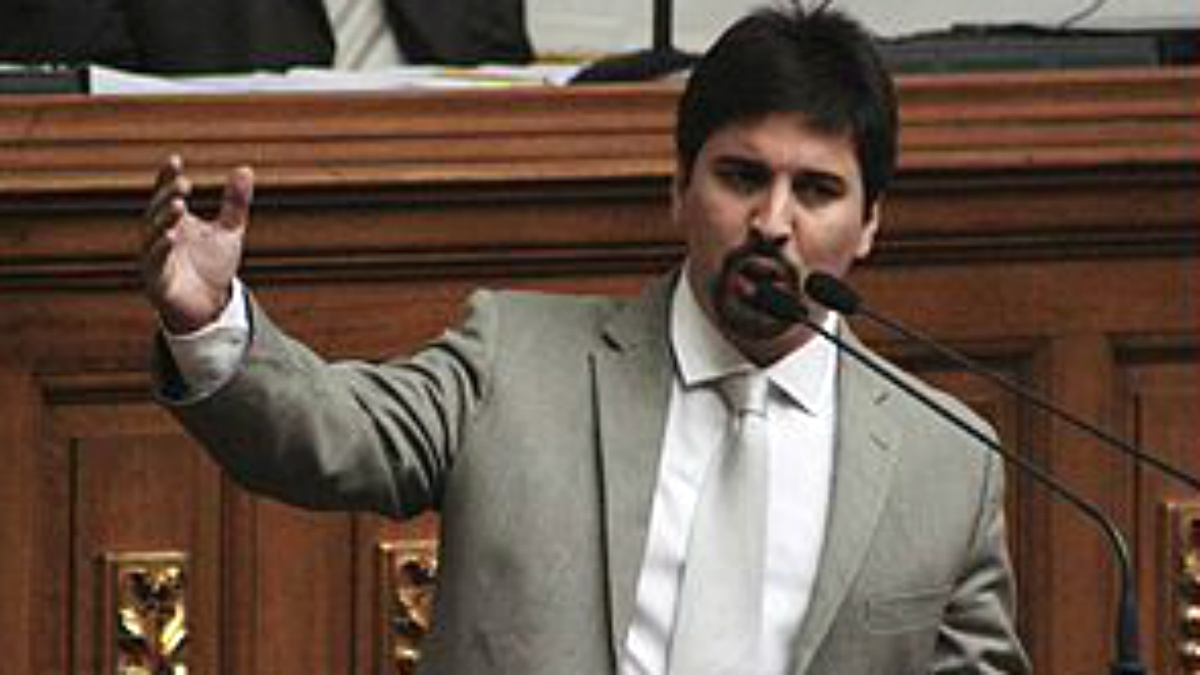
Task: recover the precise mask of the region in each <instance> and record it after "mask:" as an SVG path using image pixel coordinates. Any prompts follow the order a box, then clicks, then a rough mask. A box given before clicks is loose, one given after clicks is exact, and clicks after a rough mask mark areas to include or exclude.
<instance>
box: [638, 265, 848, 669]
mask: <svg viewBox="0 0 1200 675" xmlns="http://www.w3.org/2000/svg"><path fill="white" fill-rule="evenodd" d="M686 278H687V277H686V275H681V276H680V281H679V283H678V284H677V285H676V289H675V293H674V297H673V300H672V305H671V348H672V350H673V352H674V356H675V363H676V367H677V372H676V378H675V382H674V385H673V389H672V393H671V402H670V409H669V411H668V416H667V429H666V436H665V439H664V441H663V442H664V446H663V452H662V460H661V462H662V464H661V466H660V467H659V479H658V483H657V486H656V488H655V492H654V498H653V506H652V512H651V517H650V531H649V536H648V537H647V543H646V552H645V558H644V559H643V561H642V570H641V575H640V577H639V579H638V585H637V600H636V605H635V608H634V615H633V621H632V623H631V624H630V627H629V633H628V635H627V636H626V639H625V649H624V651H623V653H622V655H621V662H620V671H619V672H620V674H621V675H665V674H666V673H667V666H668V664H667V655H668V654H669V653H670V640H671V635H672V634H673V631H674V626H675V619H676V609H677V605H678V602H679V595H680V590H681V587H682V579H683V569H684V564H685V556H686V552H687V542H688V533H689V532H690V531H691V523H692V516H693V513H694V511H695V508H696V502H697V499H698V498H699V494H700V486H701V481H702V478H703V475H704V470H705V467H706V466H707V464H708V462H709V461H710V460H711V458H712V457H713V455H714V454H715V453H716V452H717V451H719V450H720V445H721V442H722V439H723V438H724V434H725V431H724V430H725V429H726V428H727V425H728V417H729V414H730V413H729V411H728V410H727V408H726V407H725V405H724V403H723V402H722V401H721V399H720V396H719V395H718V394H717V392H716V390H715V388H714V387H713V386H711V385H712V384H713V383H714V382H715V381H716V380H718V379H720V378H721V377H722V376H724V375H725V374H727V373H730V372H732V371H734V370H738V369H744V368H746V367H747V365H748V364H747V362H746V359H745V358H744V357H742V356H741V354H740V353H738V351H737V350H736V349H735V348H734V347H733V346H732V345H731V344H730V343H729V342H728V341H727V340H726V339H725V338H724V336H722V335H721V334H720V332H719V331H718V330H717V329H716V328H715V327H714V326H713V325H712V323H711V322H710V321H709V319H708V317H707V315H705V314H704V312H703V310H702V309H701V308H700V305H699V303H698V302H697V301H696V298H695V295H694V294H693V292H692V289H691V286H690V284H688V283H687V281H686ZM834 325H836V317H834V316H833V315H831V316H830V317H829V319H828V320H827V326H828V327H832V326H834ZM836 360H837V352H836V350H835V349H834V348H833V347H832V346H831V345H830V344H829V343H828V342H826V341H824V340H820V339H816V340H811V341H810V342H809V343H808V344H806V345H804V346H803V347H802V348H800V349H798V350H796V351H795V352H793V353H791V354H789V355H788V356H787V357H785V358H783V359H781V360H780V361H778V362H776V363H774V364H772V365H771V366H770V367H769V368H767V369H766V371H765V372H766V373H767V376H768V379H769V380H770V382H771V385H772V386H771V391H770V393H769V394H768V400H767V405H768V407H769V410H770V412H769V417H770V419H771V422H772V423H771V429H770V432H769V436H770V445H771V458H770V481H771V486H770V497H769V501H768V506H767V510H768V515H767V519H768V522H767V551H766V556H767V559H766V566H767V570H766V575H765V584H766V588H765V590H764V614H765V615H764V617H763V623H762V626H763V635H761V636H760V638H761V639H760V644H761V645H762V653H761V654H760V660H759V662H758V663H755V664H745V665H746V667H745V668H744V670H743V672H746V673H754V674H755V675H777V674H779V675H781V674H783V673H787V672H790V668H791V662H792V647H793V643H794V641H795V638H796V636H797V635H798V633H799V630H800V623H801V621H802V620H803V619H804V613H805V610H806V609H807V607H808V603H809V599H810V597H811V595H812V587H813V583H814V580H815V578H816V573H817V564H818V559H819V557H820V553H821V546H822V543H823V541H824V538H825V516H826V512H827V510H828V505H829V489H830V483H831V471H832V465H833V428H834V424H833V421H834V401H835V397H834V395H833V393H834V392H833V390H834V382H835V373H836Z"/></svg>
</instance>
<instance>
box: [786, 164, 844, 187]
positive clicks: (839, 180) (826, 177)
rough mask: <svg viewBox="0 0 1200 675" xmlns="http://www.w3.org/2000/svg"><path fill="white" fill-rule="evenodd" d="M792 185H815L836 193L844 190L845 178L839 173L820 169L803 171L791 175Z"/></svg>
mask: <svg viewBox="0 0 1200 675" xmlns="http://www.w3.org/2000/svg"><path fill="white" fill-rule="evenodd" d="M792 182H793V183H815V184H818V185H822V186H825V187H828V188H836V189H837V190H838V191H844V190H845V189H846V178H845V177H844V176H842V175H841V174H839V173H833V172H830V171H821V170H820V169H804V170H801V171H797V172H796V173H795V174H793V175H792Z"/></svg>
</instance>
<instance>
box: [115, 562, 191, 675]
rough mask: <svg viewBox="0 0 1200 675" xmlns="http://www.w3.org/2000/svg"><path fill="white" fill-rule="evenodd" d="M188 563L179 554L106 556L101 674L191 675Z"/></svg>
mask: <svg viewBox="0 0 1200 675" xmlns="http://www.w3.org/2000/svg"><path fill="white" fill-rule="evenodd" d="M187 563H188V559H187V555H186V554H184V553H180V552H174V551H171V552H146V553H111V554H106V555H105V556H104V557H103V560H102V564H103V567H104V578H105V579H106V582H105V584H104V596H103V598H102V601H101V614H100V616H101V620H102V623H103V627H102V630H101V631H100V632H99V635H100V636H101V637H100V639H101V649H100V650H99V653H100V655H101V659H102V663H101V666H102V670H101V672H103V673H106V674H108V675H187V673H188V667H187V661H186V656H187V643H188V637H189V635H188V619H187V614H188V613H187V583H188V565H187Z"/></svg>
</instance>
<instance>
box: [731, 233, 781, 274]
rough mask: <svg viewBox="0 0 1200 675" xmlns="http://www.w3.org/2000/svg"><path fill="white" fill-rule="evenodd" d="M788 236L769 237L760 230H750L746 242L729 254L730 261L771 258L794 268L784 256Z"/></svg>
mask: <svg viewBox="0 0 1200 675" xmlns="http://www.w3.org/2000/svg"><path fill="white" fill-rule="evenodd" d="M787 243H788V236H787V235H779V236H776V237H767V236H766V235H764V234H763V233H761V232H759V231H758V230H750V231H749V232H748V233H747V234H746V241H744V242H742V243H741V244H740V245H738V247H737V248H735V249H733V250H732V251H730V252H729V260H730V261H733V260H745V259H747V258H753V257H755V256H761V257H764V258H770V259H772V260H774V261H776V262H779V263H781V264H783V265H785V266H787V267H789V268H790V267H792V264H791V263H789V262H788V261H787V259H786V258H785V257H784V255H783V247H784V246H787Z"/></svg>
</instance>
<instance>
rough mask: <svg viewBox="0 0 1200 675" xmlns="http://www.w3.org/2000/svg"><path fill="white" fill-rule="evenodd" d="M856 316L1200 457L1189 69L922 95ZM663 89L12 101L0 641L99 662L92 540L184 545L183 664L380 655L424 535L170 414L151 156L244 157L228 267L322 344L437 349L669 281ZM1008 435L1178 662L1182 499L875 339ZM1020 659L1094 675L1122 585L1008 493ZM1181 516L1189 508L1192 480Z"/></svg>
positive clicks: (909, 100)
mask: <svg viewBox="0 0 1200 675" xmlns="http://www.w3.org/2000/svg"><path fill="white" fill-rule="evenodd" d="M900 91H901V100H902V104H903V111H902V123H903V130H902V146H903V147H902V159H901V164H902V166H901V170H900V173H899V176H898V179H897V182H896V185H895V188H894V190H893V191H892V193H891V194H890V195H889V199H888V202H887V204H886V209H885V225H884V230H883V235H882V238H881V240H880V242H879V246H878V252H877V253H878V254H877V256H876V257H875V258H874V259H873V261H871V262H870V263H869V264H868V265H866V266H865V267H864V268H862V269H861V270H859V271H858V272H857V273H856V275H855V277H854V282H855V284H856V285H857V286H858V288H859V289H860V290H861V291H862V292H863V294H864V296H865V297H866V298H867V299H868V301H869V302H870V303H871V304H872V306H874V307H876V308H879V309H881V310H885V311H887V312H888V313H889V314H891V315H894V316H895V317H897V318H899V319H901V320H902V321H904V322H905V323H907V324H909V325H911V326H917V327H921V328H922V329H923V330H924V331H926V332H928V333H929V334H932V335H936V336H938V337H939V338H941V339H944V340H946V341H948V342H950V343H951V344H954V345H956V346H959V347H961V348H963V349H964V350H966V351H967V352H968V353H970V354H972V355H974V356H977V357H979V358H981V359H983V360H984V361H985V362H986V363H987V364H989V365H990V366H992V367H993V368H995V369H996V370H998V371H1000V372H1002V373H1004V374H1007V375H1009V376H1011V377H1012V378H1014V379H1016V380H1018V381H1020V382H1022V383H1023V384H1026V385H1028V386H1032V387H1034V388H1036V389H1039V390H1040V391H1042V392H1044V393H1046V394H1048V395H1050V396H1052V397H1054V398H1055V399H1056V400H1058V401H1060V402H1062V403H1063V404H1064V405H1065V406H1066V407H1068V408H1070V409H1071V410H1072V411H1074V412H1076V413H1078V414H1080V415H1082V416H1084V417H1087V418H1089V419H1095V420H1098V421H1099V422H1100V423H1101V424H1102V425H1104V426H1106V427H1108V428H1110V429H1113V430H1115V431H1117V432H1118V433H1120V434H1123V435H1126V436H1129V437H1131V438H1135V439H1137V440H1138V441H1139V442H1142V443H1144V444H1146V446H1147V447H1149V448H1153V449H1154V450H1156V451H1158V452H1160V453H1162V454H1163V455H1164V456H1166V457H1169V458H1171V459H1173V460H1174V461H1175V462H1176V463H1180V464H1183V465H1186V466H1188V467H1189V468H1190V469H1191V470H1192V471H1193V472H1197V471H1200V459H1198V457H1200V455H1197V452H1196V446H1195V440H1194V439H1195V438H1196V436H1197V433H1196V430H1197V426H1196V422H1195V417H1194V411H1195V409H1196V407H1197V388H1196V383H1197V382H1198V381H1200V379H1198V378H1197V374H1198V373H1197V350H1198V349H1200V346H1198V343H1200V311H1198V310H1200V307H1198V306H1197V301H1198V298H1200V279H1198V277H1197V274H1198V272H1200V267H1198V266H1197V262H1198V260H1197V259H1198V258H1200V255H1198V254H1200V124H1197V122H1200V72H1198V71H1196V70H1194V69H1163V70H1154V71H1134V70H1122V71H1088V72H1074V73H1072V72H1064V73H1037V74H1006V75H998V74H992V75H986V76H938V77H915V78H913V77H910V78H906V79H903V80H902V81H901V85H900ZM677 95H678V90H677V89H675V88H674V87H672V86H635V87H612V88H607V87H598V88H586V89H569V90H557V89H528V90H524V89H523V90H514V91H504V92H496V91H489V92H453V93H438V94H413V93H380V94H354V95H341V96H330V95H295V94H282V95H270V96H227V97H222V96H209V97H193V98H169V97H127V98H122V97H111V98H103V97H96V98H76V97H28V98H8V99H4V100H2V101H0V406H2V410H3V414H2V415H0V465H2V466H3V467H4V470H2V471H0V506H2V507H3V508H2V509H0V547H2V548H0V651H3V653H4V654H5V664H6V665H5V668H6V669H9V670H12V672H28V673H39V674H46V675H52V674H65V673H69V672H91V671H92V670H94V666H95V663H94V660H95V655H96V654H97V653H98V651H99V650H98V645H97V644H96V640H97V636H96V630H97V628H96V627H97V625H98V624H97V622H96V617H95V616H94V611H95V607H96V606H97V602H98V598H99V595H98V591H99V588H98V584H100V583H102V580H101V579H100V578H99V577H98V576H97V573H96V560H97V556H98V555H101V554H103V553H105V552H110V551H118V550H155V549H185V550H186V551H187V552H188V553H189V555H190V556H191V564H192V569H193V575H192V578H191V579H190V580H189V583H190V593H191V595H190V596H189V597H190V602H191V603H192V612H193V622H192V633H193V636H194V644H193V647H192V651H191V653H190V655H189V658H190V664H191V667H192V668H191V670H192V672H194V673H199V674H201V675H202V674H204V673H229V674H232V675H258V674H260V673H326V672H352V673H358V674H359V675H365V674H366V673H377V672H381V670H382V669H383V667H384V665H385V662H386V655H383V654H381V653H380V651H379V648H380V644H381V642H380V641H379V639H378V635H377V611H378V602H379V599H378V595H377V593H378V578H377V577H378V575H377V573H376V571H375V564H376V558H375V556H376V546H377V544H378V542H379V541H381V540H384V539H388V538H393V537H397V536H409V535H410V534H411V533H413V532H419V533H420V534H421V535H430V534H432V533H433V532H434V529H433V528H434V524H433V523H431V522H429V521H425V522H422V523H420V524H417V525H415V526H409V525H406V526H400V525H398V524H395V523H389V522H385V521H383V520H381V519H379V518H376V517H373V516H366V515H357V516H352V515H347V514H312V513H303V512H300V511H297V510H294V509H290V508H288V507H284V506H281V505H278V504H276V503H273V502H268V501H264V500H260V499H257V498H253V497H251V496H249V495H247V494H246V493H245V492H244V491H242V490H241V489H240V488H238V487H236V486H234V485H232V484H230V483H229V482H228V480H227V479H225V478H223V477H222V476H221V475H220V473H219V471H218V470H217V469H216V468H215V467H214V466H213V465H212V463H211V462H210V461H209V460H208V459H207V458H206V457H205V456H204V455H203V453H202V452H201V451H199V450H198V449H197V448H196V446H195V445H194V444H193V443H192V442H191V441H190V440H188V439H186V438H185V437H183V436H182V434H181V432H180V431H179V430H178V428H177V427H176V426H175V425H174V423H173V422H172V421H171V420H170V419H169V418H168V416H167V415H166V414H165V413H163V412H162V411H160V410H159V409H157V408H156V407H155V406H154V404H153V402H152V400H151V398H150V394H149V380H148V376H147V373H146V361H147V354H148V350H149V343H150V336H151V334H152V331H153V329H154V319H153V317H152V316H151V314H150V312H149V310H148V308H147V307H146V306H145V303H144V302H143V301H142V300H141V299H140V297H139V295H138V293H137V283H138V280H137V274H136V268H135V263H134V259H135V255H136V250H137V242H138V230H139V227H140V221H139V214H140V212H141V210H142V209H143V208H144V201H145V198H146V196H147V192H148V189H149V184H150V182H151V179H152V174H153V172H154V170H155V166H156V164H157V163H158V162H159V161H161V159H162V158H163V157H164V156H166V155H167V154H168V153H171V152H181V153H183V154H184V155H185V156H186V158H187V161H188V163H189V165H190V166H191V167H193V169H194V171H195V175H196V177H197V178H198V179H199V182H200V184H201V187H202V190H201V192H202V195H203V197H204V199H202V201H204V200H207V203H208V204H211V203H212V199H213V197H214V195H215V188H216V187H217V186H218V185H219V182H220V180H221V178H222V176H223V174H224V172H225V171H226V170H227V169H228V168H229V166H231V165H232V164H235V163H243V162H245V163H251V164H253V165H254V166H255V167H256V171H257V175H258V179H259V183H258V187H259V190H258V199H257V201H256V206H255V214H254V223H253V225H252V229H251V233H250V241H249V247H248V251H247V259H246V265H245V276H246V278H247V279H248V280H249V282H250V283H251V284H252V285H253V286H254V288H255V289H256V291H257V292H258V295H259V296H260V298H261V299H262V301H263V302H264V303H265V304H266V305H267V306H268V308H269V309H270V311H271V312H272V314H273V315H274V316H275V318H276V319H277V320H278V321H279V322H280V323H281V324H283V325H284V326H285V327H287V328H288V329H289V330H290V331H292V332H293V333H295V334H296V335H297V336H299V337H301V338H303V339H304V340H306V341H308V342H310V343H311V344H312V345H313V346H314V347H316V348H317V349H319V350H320V351H322V352H324V353H326V354H328V355H330V356H355V357H365V358H380V357H384V356H387V355H390V354H393V353H395V352H396V351H402V350H406V349H409V348H411V347H413V346H415V345H416V344H418V343H419V342H420V341H421V340H423V339H426V338H428V337H430V336H432V335H435V334H436V333H437V332H438V331H440V330H441V328H442V327H443V326H444V325H445V324H446V323H447V322H449V321H452V320H453V319H454V318H455V316H456V315H457V312H458V311H459V310H458V307H459V302H460V301H461V299H462V298H463V297H464V296H465V294H466V293H467V292H468V291H469V290H470V289H471V288H474V287H476V286H479V285H489V286H519V287H529V288H540V289H547V290H556V291H566V292H616V293H632V292H635V291H636V289H637V288H638V287H639V286H640V285H641V283H642V282H644V281H645V280H646V279H647V278H648V277H650V276H653V275H656V274H658V273H660V272H662V271H663V270H666V269H668V268H669V267H671V266H672V265H674V264H675V263H676V262H677V261H678V259H679V256H680V253H681V246H680V238H679V234H678V233H677V232H675V231H673V230H672V229H671V227H670V225H669V224H667V222H666V215H667V204H668V202H667V189H668V188H669V184H670V174H671V170H672V167H673V159H672V155H671V148H672V140H671V137H670V129H671V125H672V117H673V106H674V100H675V97H676V96H677ZM860 329H861V332H862V333H863V334H864V336H865V337H866V339H867V340H868V341H869V342H871V343H874V344H876V345H878V346H879V347H881V348H882V349H884V351H886V352H888V353H889V354H893V355H895V356H896V357H897V358H898V359H899V360H901V361H902V362H904V363H906V364H909V365H910V366H911V367H912V368H913V369H914V370H916V371H917V372H919V373H921V374H923V375H925V376H927V377H929V378H930V379H932V380H934V381H937V382H939V383H942V384H945V385H946V386H947V387H949V388H951V389H953V390H955V391H957V392H959V393H961V394H962V395H963V396H964V397H965V398H966V399H967V400H968V401H969V402H971V403H972V404H973V405H975V406H976V407H977V408H978V409H979V410H981V411H982V412H984V413H985V414H986V415H988V416H989V417H990V418H991V419H993V421H995V422H996V424H997V426H998V428H999V429H1000V431H1001V434H1002V437H1003V438H1004V439H1005V441H1006V442H1007V443H1008V444H1009V445H1010V446H1011V447H1013V448H1015V449H1017V450H1018V451H1019V452H1022V453H1023V454H1025V455H1026V456H1027V457H1029V458H1030V459H1032V460H1034V461H1038V462H1040V463H1043V464H1044V465H1046V466H1048V467H1050V468H1051V469H1052V470H1053V471H1055V472H1056V473H1057V474H1059V475H1061V476H1063V477H1064V478H1065V479H1067V480H1068V481H1069V482H1071V483H1072V484H1073V485H1075V486H1077V487H1078V488H1079V489H1080V490H1081V491H1082V493H1083V494H1084V495H1085V496H1086V497H1087V498H1089V499H1092V500H1094V501H1096V502H1097V503H1098V504H1099V505H1101V506H1102V507H1103V508H1105V509H1107V510H1110V511H1111V512H1112V513H1113V514H1114V515H1115V517H1116V518H1117V520H1118V522H1120V523H1121V524H1122V526H1123V527H1124V528H1125V529H1126V531H1127V533H1128V535H1129V537H1130V539H1131V541H1132V543H1133V545H1134V548H1135V552H1136V556H1137V561H1138V564H1139V582H1140V590H1141V593H1142V615H1143V620H1144V623H1145V627H1144V632H1145V635H1144V637H1143V643H1144V652H1145V653H1146V654H1147V656H1148V657H1150V656H1151V655H1153V659H1154V660H1152V661H1151V663H1150V665H1151V667H1152V669H1153V670H1154V671H1155V672H1160V673H1177V672H1179V671H1178V670H1173V668H1174V666H1173V663H1172V662H1171V661H1170V659H1169V657H1168V656H1166V655H1167V654H1168V652H1169V649H1168V646H1167V645H1164V643H1163V641H1164V640H1165V639H1166V636H1167V633H1168V631H1167V630H1166V628H1165V627H1166V625H1167V622H1169V621H1170V620H1171V618H1170V617H1169V616H1167V608H1165V607H1164V606H1162V602H1161V601H1160V600H1159V599H1158V598H1159V591H1160V590H1161V589H1160V587H1159V579H1158V578H1157V576H1156V574H1157V570H1158V567H1157V566H1158V565H1159V562H1158V561H1157V557H1156V556H1157V552H1158V551H1159V550H1160V544H1161V542H1160V538H1161V536H1162V534H1161V531H1160V529H1161V528H1158V527H1157V525H1156V523H1157V521H1156V518H1157V517H1158V516H1157V515H1156V514H1157V513H1158V512H1159V508H1160V505H1161V503H1162V502H1163V500H1165V499H1169V498H1179V497H1183V496H1186V495H1185V493H1184V491H1182V489H1181V488H1179V486H1176V485H1172V484H1170V483H1168V482H1166V481H1163V480H1162V479H1161V478H1160V477H1158V476H1155V475H1152V474H1150V473H1147V472H1145V471H1142V470H1139V469H1138V467H1136V466H1135V465H1133V464H1132V463H1131V462H1129V461H1127V460H1124V459H1121V458H1118V457H1116V456H1114V455H1113V454H1112V453H1110V452H1108V451H1107V450H1105V449H1103V448H1100V447H1097V446H1096V444H1095V443H1093V442H1092V441H1090V440H1088V439H1087V438H1085V437H1082V436H1080V435H1079V434H1077V433H1075V432H1072V431H1070V430H1067V429H1065V428H1063V427H1062V426H1061V425H1058V424H1054V423H1051V422H1050V421H1048V420H1046V419H1045V417H1044V416H1042V415H1040V414H1037V413H1036V412H1035V411H1033V410H1032V409H1030V408H1029V407H1028V406H1026V405H1022V404H1020V403H1019V402H1018V401H1017V400H1016V399H1015V398H1014V397H1012V396H1011V395H1009V394H1006V393H1005V392H1003V391H1001V390H1000V389H999V388H997V387H995V386H993V385H989V384H984V383H981V382H979V381H978V380H976V379H974V378H971V377H969V376H967V375H965V374H964V373H962V372H960V371H958V370H957V369H954V368H949V367H947V366H946V365H945V364H940V363H937V362H936V361H934V360H931V359H930V358H929V357H927V356H925V355H923V354H922V353H921V352H919V351H918V350H915V349H913V348H912V347H910V346H906V345H902V344H899V343H898V342H897V341H896V340H895V339H894V338H892V337H891V336H887V335H884V334H883V333H881V332H880V331H879V330H878V329H876V328H873V327H871V326H869V325H865V324H863V325H861V326H860ZM1010 476H1011V477H1010V488H1011V493H1010V496H1009V505H1008V507H1009V515H1010V519H1011V521H1012V526H1013V528H1012V537H1013V550H1014V557H1015V563H1016V566H1017V570H1018V573H1019V575H1020V581H1021V600H1022V609H1023V614H1022V618H1021V627H1022V630H1023V632H1024V633H1025V635H1026V637H1027V640H1028V643H1029V646H1030V648H1031V651H1032V653H1033V655H1034V658H1035V662H1036V664H1037V667H1038V670H1039V672H1041V673H1064V672H1089V671H1099V670H1102V669H1103V668H1104V667H1105V663H1106V661H1107V659H1108V654H1109V646H1110V640H1109V634H1110V630H1111V626H1112V608H1113V603H1112V593H1113V577H1112V572H1111V567H1110V564H1109V561H1108V557H1107V553H1106V552H1105V550H1104V547H1103V542H1102V539H1101V538H1100V537H1099V535H1098V534H1097V533H1096V532H1095V531H1094V529H1093V528H1092V526H1091V525H1089V524H1087V523H1086V522H1085V521H1083V520H1081V519H1080V517H1079V516H1078V515H1077V514H1075V513H1073V512H1072V511H1070V510H1069V509H1068V508H1066V507H1064V506H1062V505H1061V504H1060V503H1058V502H1057V501H1056V500H1054V499H1052V498H1050V497H1048V496H1047V494H1046V492H1045V491H1044V490H1042V489H1041V488H1039V487H1038V486H1037V485H1034V484H1032V483H1031V482H1030V481H1029V479H1027V478H1025V477H1022V476H1020V475H1017V474H1010ZM1193 497H1194V495H1193Z"/></svg>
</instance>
